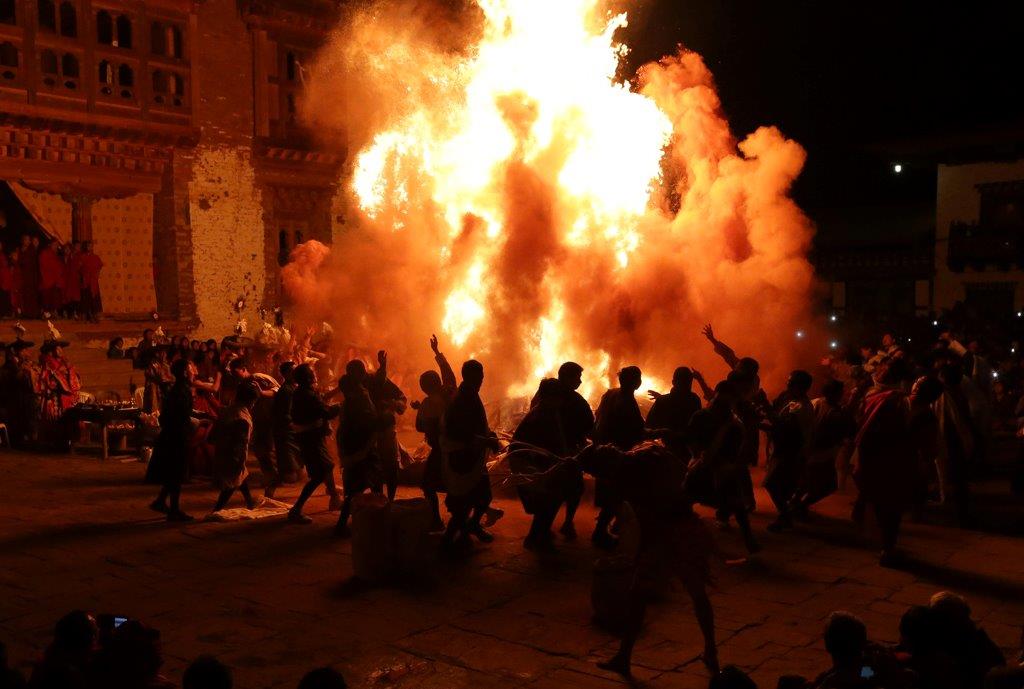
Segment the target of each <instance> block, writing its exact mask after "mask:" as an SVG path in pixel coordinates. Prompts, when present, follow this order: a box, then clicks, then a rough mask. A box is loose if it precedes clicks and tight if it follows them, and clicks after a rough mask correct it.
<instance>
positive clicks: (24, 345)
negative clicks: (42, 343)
mask: <svg viewBox="0 0 1024 689" xmlns="http://www.w3.org/2000/svg"><path fill="white" fill-rule="evenodd" d="M35 346H36V343H35V342H32V341H31V340H21V339H19V340H15V341H14V342H12V343H11V344H9V345H7V348H8V349H10V350H12V351H15V352H21V351H23V350H26V349H32V348H33V347H35Z"/></svg>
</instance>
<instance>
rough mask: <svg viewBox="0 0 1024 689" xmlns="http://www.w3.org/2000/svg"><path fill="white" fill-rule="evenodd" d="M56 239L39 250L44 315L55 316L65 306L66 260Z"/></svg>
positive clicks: (40, 288) (46, 316)
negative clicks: (62, 258)
mask: <svg viewBox="0 0 1024 689" xmlns="http://www.w3.org/2000/svg"><path fill="white" fill-rule="evenodd" d="M58 249H59V247H58V245H57V242H56V241H47V242H46V243H45V244H44V245H43V248H42V249H41V250H40V251H39V294H40V297H41V300H42V307H43V317H44V318H54V317H55V316H56V315H57V313H58V312H59V311H61V309H62V307H63V306H64V262H63V261H62V260H61V258H60V255H59V254H58V253H57V250H58Z"/></svg>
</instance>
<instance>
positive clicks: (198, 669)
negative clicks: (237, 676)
mask: <svg viewBox="0 0 1024 689" xmlns="http://www.w3.org/2000/svg"><path fill="white" fill-rule="evenodd" d="M233 686H234V679H233V678H232V676H231V668H229V667H228V666H227V665H225V664H224V663H222V662H220V661H219V660H217V659H216V658H214V657H213V656H210V655H202V656H199V657H198V658H196V659H195V660H193V661H192V663H191V664H190V665H189V666H188V668H186V670H185V674H184V675H182V678H181V689H232V687H233Z"/></svg>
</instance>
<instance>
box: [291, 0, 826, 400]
mask: <svg viewBox="0 0 1024 689" xmlns="http://www.w3.org/2000/svg"><path fill="white" fill-rule="evenodd" d="M477 2H478V9H479V13H478V14H477V15H476V16H474V17H473V18H472V21H470V20H469V19H467V18H465V17H457V18H452V17H451V16H448V15H445V14H444V13H443V12H441V11H440V10H436V9H434V10H431V9H430V8H429V5H427V6H426V7H427V8H428V9H426V10H425V9H424V7H425V6H424V4H423V3H422V2H419V3H414V4H410V5H407V6H397V7H396V4H395V3H387V4H382V5H379V6H372V7H369V8H366V9H364V10H361V11H358V12H355V13H354V14H353V15H352V16H350V17H347V18H346V20H345V21H343V22H342V25H341V26H340V27H339V29H338V31H337V35H336V37H335V40H334V41H333V42H332V43H331V45H330V46H329V47H328V48H327V49H326V50H325V51H324V53H323V54H322V55H321V56H320V59H319V61H318V64H317V65H316V67H315V68H314V70H313V75H314V76H313V79H312V84H311V85H310V86H309V89H308V90H309V95H308V98H307V100H306V102H305V103H304V108H303V112H304V114H305V116H306V118H307V120H308V121H309V123H310V124H312V125H313V126H314V127H315V128H316V129H317V130H318V131H320V132H322V133H325V135H330V133H331V132H336V133H338V135H345V136H346V137H347V138H348V139H349V140H350V141H351V142H352V146H353V148H352V150H355V151H358V153H356V154H355V155H354V157H353V160H352V169H351V171H350V174H349V175H347V176H346V178H345V179H344V180H343V182H342V184H343V186H344V189H345V190H346V191H347V193H348V194H350V198H349V201H350V203H349V205H351V206H352V209H351V211H350V212H349V217H348V218H347V221H346V226H347V227H346V230H345V232H344V233H343V234H342V235H341V236H340V237H337V238H336V245H335V246H334V247H333V249H332V251H331V252H330V255H329V256H325V255H324V251H323V248H322V247H311V246H304V247H300V248H299V250H297V251H296V253H295V254H294V255H293V259H292V263H291V264H290V265H289V266H287V267H286V269H285V273H284V280H285V285H286V288H287V289H288V292H289V294H290V295H292V296H293V297H298V298H297V299H296V301H297V302H298V307H299V308H300V310H302V311H303V312H304V313H305V315H306V316H308V317H309V318H310V320H313V319H321V318H328V319H329V320H332V321H333V324H334V327H335V331H336V332H339V333H344V336H345V337H346V338H347V339H348V340H349V341H351V342H353V343H356V344H364V345H365V346H366V347H368V348H375V347H376V346H378V345H380V346H385V347H388V348H389V349H391V350H392V352H394V353H395V354H396V355H397V358H398V359H399V360H401V361H403V362H405V364H406V365H407V366H409V367H410V369H415V368H417V367H425V366H429V364H430V361H429V352H428V351H424V349H425V347H424V344H425V342H426V339H427V337H428V336H429V334H430V332H431V331H433V330H437V329H439V328H440V329H442V330H443V332H444V333H445V335H446V336H445V337H442V342H445V343H446V345H447V347H448V349H449V352H450V353H451V354H452V355H453V356H455V357H458V356H462V357H468V356H475V357H477V358H479V359H481V360H482V361H483V362H484V363H485V366H486V367H487V370H488V375H489V381H490V382H489V384H488V387H489V388H490V390H491V394H492V395H502V394H506V395H513V396H514V395H520V394H526V393H528V392H532V390H533V388H534V387H535V386H536V383H537V379H538V378H539V377H542V376H544V375H550V374H551V373H553V372H554V370H555V369H557V367H558V365H559V364H560V363H561V362H563V361H566V360H570V359H571V360H575V361H578V362H579V363H580V364H582V365H583V366H584V368H585V369H586V370H587V374H586V376H585V386H586V388H587V389H585V390H584V392H590V393H594V392H597V391H599V390H600V389H603V388H604V387H605V386H606V385H607V383H608V382H609V380H610V377H613V374H614V371H615V370H616V369H617V368H618V367H620V366H622V365H627V364H634V363H635V364H639V365H640V366H641V367H642V368H643V369H644V371H645V378H646V380H645V386H644V388H643V389H646V388H647V387H652V384H653V385H658V384H657V383H656V381H657V380H665V379H668V378H670V377H671V370H672V368H673V367H674V366H675V365H677V364H681V363H690V364H693V363H697V364H702V365H703V364H706V365H707V366H708V367H709V370H708V373H709V374H713V373H716V371H712V370H710V367H711V366H713V365H714V364H713V363H712V360H711V359H710V358H709V357H708V352H707V351H706V350H707V347H706V346H702V345H703V343H702V342H701V341H700V339H699V326H700V324H702V323H703V322H706V321H713V322H714V323H715V324H716V330H717V331H718V332H719V334H720V335H721V336H722V337H723V338H725V339H727V340H729V341H730V342H732V343H734V345H735V346H736V347H737V349H738V350H740V351H744V350H749V351H752V350H754V349H755V343H756V348H757V349H758V350H760V351H763V350H764V349H765V345H766V342H765V338H771V337H776V336H777V337H778V341H779V342H778V344H777V347H776V348H777V350H778V351H777V352H776V353H775V354H774V355H773V360H771V361H765V362H763V363H765V364H766V368H768V369H769V370H771V369H773V368H780V370H781V368H782V367H785V366H786V365H788V364H789V363H790V360H791V359H792V358H793V357H792V351H791V349H790V347H792V339H791V337H789V338H783V337H782V334H783V333H792V332H793V331H794V330H796V329H797V327H798V325H801V324H803V323H806V322H808V321H809V317H808V314H807V304H808V301H809V300H808V294H809V291H810V287H811V271H810V268H809V266H808V264H807V262H806V261H805V260H804V258H803V254H804V252H805V250H806V247H807V244H808V241H809V238H810V234H811V232H810V227H809V225H808V222H807V221H806V219H805V218H804V216H803V215H802V214H801V213H800V211H799V209H797V208H796V206H795V205H794V204H793V203H792V201H791V200H790V199H789V198H788V197H787V196H786V194H787V191H788V188H789V185H790V184H791V182H792V180H793V179H794V178H795V177H796V175H797V174H798V173H799V170H800V167H801V166H802V163H803V151H802V149H801V148H800V147H799V146H798V145H797V144H795V143H793V142H791V141H787V140H786V139H784V138H783V137H782V136H781V134H779V133H778V131H776V130H774V129H769V128H762V129H760V130H758V131H757V132H755V133H754V134H752V135H751V136H750V137H748V138H747V139H746V140H745V141H743V142H742V143H739V144H737V142H736V141H735V140H734V139H733V137H732V135H731V134H730V132H729V128H728V124H727V122H726V121H725V120H724V119H723V117H722V116H721V114H720V112H719V108H718V100H717V96H716V94H715V91H714V87H713V83H712V80H711V75H710V73H709V72H708V71H707V69H706V68H705V67H704V65H703V63H702V62H701V60H700V58H699V57H698V56H697V55H695V54H693V53H689V52H682V53H681V54H680V55H678V56H676V57H672V58H667V59H665V60H663V61H661V62H660V63H657V64H652V65H648V66H647V67H645V68H644V69H643V70H642V72H641V74H640V75H639V76H638V78H637V80H636V84H634V85H632V86H631V85H630V84H629V83H619V82H617V81H616V70H617V69H618V67H619V62H620V60H621V58H622V57H623V55H624V54H625V52H626V48H625V47H624V46H622V45H621V44H619V43H617V42H616V40H615V34H616V31H617V30H618V29H619V28H621V27H623V26H625V25H626V21H627V17H626V15H625V14H619V15H610V14H608V13H606V12H603V11H602V9H601V7H600V6H599V5H598V3H597V2H596V1H595V0H559V2H549V1H548V0H477ZM396 27H404V30H402V29H396ZM452 36H460V37H465V38H466V40H465V44H464V45H460V44H458V41H454V42H453V40H452ZM343 94H348V95H347V97H346V95H343ZM737 147H738V150H737ZM307 244H312V243H307ZM310 281H314V282H315V284H314V285H312V286H311V285H310ZM741 309H742V313H741V312H740V310H741ZM439 334H440V333H439ZM783 339H785V343H784V344H783ZM767 344H768V345H769V346H770V345H771V342H768V343H767ZM425 355H426V356H425ZM719 366H720V365H719Z"/></svg>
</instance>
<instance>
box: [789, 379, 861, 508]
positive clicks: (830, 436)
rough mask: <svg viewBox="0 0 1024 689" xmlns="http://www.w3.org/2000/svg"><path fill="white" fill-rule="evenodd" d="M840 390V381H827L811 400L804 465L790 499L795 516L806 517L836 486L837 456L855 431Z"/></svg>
mask: <svg viewBox="0 0 1024 689" xmlns="http://www.w3.org/2000/svg"><path fill="white" fill-rule="evenodd" d="M844 389H845V386H844V385H843V383H842V382H841V381H838V380H830V381H828V382H827V383H825V385H824V386H823V387H822V390H821V397H818V398H815V399H814V400H813V401H812V402H811V407H812V408H813V409H814V428H813V430H812V432H811V444H810V445H809V446H808V448H807V465H806V466H805V467H804V473H803V477H802V478H801V479H800V487H799V488H798V489H797V492H796V494H795V495H794V496H793V499H792V500H791V507H792V514H793V516H794V517H796V518H798V519H807V517H808V512H809V510H810V508H811V506H812V505H814V504H815V503H817V502H819V501H821V500H824V499H825V498H827V497H828V496H829V495H832V493H834V492H836V490H838V488H839V475H838V473H837V467H838V461H839V456H840V453H841V452H842V451H843V450H844V448H845V447H846V446H847V445H849V444H850V443H851V442H852V441H853V438H854V436H856V434H857V423H856V421H855V420H854V418H853V414H852V413H851V412H850V410H849V409H847V408H846V406H845V405H844V404H843V397H844Z"/></svg>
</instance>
